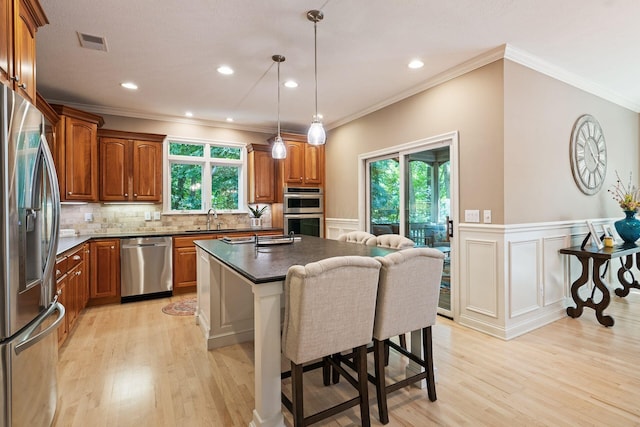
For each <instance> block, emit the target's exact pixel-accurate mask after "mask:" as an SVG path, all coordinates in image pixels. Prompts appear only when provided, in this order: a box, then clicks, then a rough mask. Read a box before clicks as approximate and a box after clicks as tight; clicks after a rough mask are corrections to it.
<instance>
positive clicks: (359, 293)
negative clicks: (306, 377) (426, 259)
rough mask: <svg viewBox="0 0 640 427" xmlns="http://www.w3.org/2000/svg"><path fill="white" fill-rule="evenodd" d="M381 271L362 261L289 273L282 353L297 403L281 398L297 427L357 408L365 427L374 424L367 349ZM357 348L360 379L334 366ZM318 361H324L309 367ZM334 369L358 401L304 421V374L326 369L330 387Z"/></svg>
mask: <svg viewBox="0 0 640 427" xmlns="http://www.w3.org/2000/svg"><path fill="white" fill-rule="evenodd" d="M379 271H380V262H378V261H377V260H376V259H374V258H369V257H358V256H344V257H335V258H328V259H325V260H322V261H319V262H313V263H310V264H307V265H306V266H300V265H294V266H292V267H290V268H289V270H288V272H287V277H286V279H285V283H284V297H285V316H284V327H283V332H282V352H283V354H284V356H285V357H287V358H288V359H289V360H290V361H291V371H290V372H285V373H283V374H282V378H288V377H289V376H290V377H291V388H292V394H291V396H292V398H291V400H289V399H288V398H287V397H286V396H285V394H284V393H282V403H283V404H284V406H285V407H286V408H287V409H288V410H289V411H291V413H292V414H293V419H294V425H295V426H306V425H310V424H313V423H316V422H318V421H320V420H322V419H325V418H328V417H330V416H333V415H335V414H337V413H339V412H342V411H344V410H345V409H348V408H351V407H353V406H357V405H360V416H361V419H362V425H363V426H369V425H370V418H369V394H368V382H367V344H368V343H370V342H371V339H372V331H373V318H374V313H375V307H376V295H377V290H378V274H379ZM352 348H355V349H356V359H355V360H356V363H355V365H356V368H357V379H356V378H354V377H352V376H351V375H350V374H349V373H347V372H346V371H345V370H344V369H343V368H342V367H340V366H339V365H338V364H336V363H335V359H337V358H338V357H339V356H338V354H339V353H340V352H342V351H344V350H350V349H352ZM332 355H333V356H332ZM317 359H322V362H320V363H313V364H309V363H310V362H312V361H315V360H317ZM305 364H307V365H306V366H305ZM330 366H333V367H334V368H335V369H337V370H338V371H339V372H340V374H341V375H343V376H345V378H347V380H348V381H349V383H351V384H352V385H353V386H354V387H355V388H356V389H357V390H358V396H357V397H355V398H353V399H350V400H347V401H346V402H343V403H340V404H338V405H335V406H333V407H331V408H329V409H325V410H323V411H321V412H318V413H316V414H313V415H309V416H306V417H305V415H304V404H303V383H302V374H303V371H307V370H309V369H315V368H319V367H322V368H323V381H324V385H327V386H328V385H329V383H330V381H329V374H330V369H329V368H330ZM328 390H329V389H327V391H328Z"/></svg>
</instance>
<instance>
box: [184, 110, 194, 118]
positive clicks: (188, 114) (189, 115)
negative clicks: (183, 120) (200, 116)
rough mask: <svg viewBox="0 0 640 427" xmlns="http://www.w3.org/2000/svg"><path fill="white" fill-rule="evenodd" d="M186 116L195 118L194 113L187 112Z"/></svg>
mask: <svg viewBox="0 0 640 427" xmlns="http://www.w3.org/2000/svg"><path fill="white" fill-rule="evenodd" d="M184 115H185V116H187V117H193V113H192V112H191V111H187V112H186V113H184Z"/></svg>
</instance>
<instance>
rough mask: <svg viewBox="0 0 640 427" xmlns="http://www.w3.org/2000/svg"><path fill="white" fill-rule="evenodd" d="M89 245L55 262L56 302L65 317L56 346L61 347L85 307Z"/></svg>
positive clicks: (65, 254) (66, 253)
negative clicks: (64, 310)
mask: <svg viewBox="0 0 640 427" xmlns="http://www.w3.org/2000/svg"><path fill="white" fill-rule="evenodd" d="M88 254H89V244H84V245H82V246H80V247H78V248H75V249H72V250H70V251H67V252H65V253H64V254H62V255H61V256H59V257H58V258H57V260H56V272H55V273H56V287H57V291H58V300H59V301H60V302H61V303H62V305H64V307H65V309H66V316H65V318H64V320H63V322H62V324H61V325H60V327H59V328H58V345H62V344H63V343H64V341H65V340H66V339H67V336H68V334H69V332H71V331H72V330H73V327H74V326H75V324H76V321H77V319H78V316H79V314H80V313H81V312H82V310H84V308H85V307H86V305H87V298H86V297H87V295H88V293H89V288H88V284H89V282H88V273H89V265H88V264H89V261H88Z"/></svg>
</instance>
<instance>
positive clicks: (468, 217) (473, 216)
mask: <svg viewBox="0 0 640 427" xmlns="http://www.w3.org/2000/svg"><path fill="white" fill-rule="evenodd" d="M464 221H465V222H480V210H478V209H465V211H464Z"/></svg>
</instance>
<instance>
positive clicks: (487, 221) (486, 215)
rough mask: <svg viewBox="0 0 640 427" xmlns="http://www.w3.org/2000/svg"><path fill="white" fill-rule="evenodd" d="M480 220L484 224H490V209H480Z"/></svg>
mask: <svg viewBox="0 0 640 427" xmlns="http://www.w3.org/2000/svg"><path fill="white" fill-rule="evenodd" d="M482 221H483V222H484V223H485V224H491V210H490V209H485V210H484V211H482Z"/></svg>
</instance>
